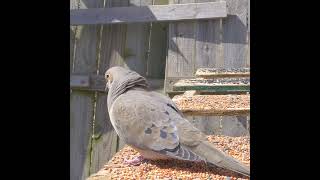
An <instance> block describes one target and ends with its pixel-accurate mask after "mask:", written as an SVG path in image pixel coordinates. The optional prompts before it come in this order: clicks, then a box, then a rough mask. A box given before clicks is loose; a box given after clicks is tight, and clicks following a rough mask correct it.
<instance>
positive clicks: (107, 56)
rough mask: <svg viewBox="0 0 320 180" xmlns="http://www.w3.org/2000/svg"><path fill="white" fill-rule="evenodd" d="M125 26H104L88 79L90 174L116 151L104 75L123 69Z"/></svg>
mask: <svg viewBox="0 0 320 180" xmlns="http://www.w3.org/2000/svg"><path fill="white" fill-rule="evenodd" d="M127 4H128V2H127V1H117V0H109V1H107V2H106V4H105V6H107V7H111V6H125V5H127ZM125 32H126V26H124V25H111V26H107V25H105V26H103V27H102V32H101V43H100V51H99V55H100V56H99V58H98V71H97V73H98V74H97V75H91V76H90V88H89V89H90V90H95V91H98V92H96V106H95V119H94V123H93V138H92V150H91V151H92V153H91V165H90V174H92V173H96V172H97V171H98V170H99V169H101V168H102V167H103V165H104V164H105V163H106V162H107V161H108V160H110V159H111V158H112V156H113V155H114V154H115V153H116V151H117V147H118V136H117V134H116V132H115V131H114V129H113V127H112V124H111V122H110V119H109V115H108V110H107V93H106V92H105V84H106V80H105V78H104V73H105V71H106V70H107V69H108V68H109V67H110V66H114V65H123V64H124V62H123V60H124V58H123V54H124V47H125Z"/></svg>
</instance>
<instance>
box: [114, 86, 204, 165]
mask: <svg viewBox="0 0 320 180" xmlns="http://www.w3.org/2000/svg"><path fill="white" fill-rule="evenodd" d="M110 118H111V119H112V121H114V123H115V124H116V127H117V128H118V130H117V132H118V133H119V136H120V137H122V138H123V139H124V140H125V142H126V143H128V144H129V145H133V146H135V147H138V148H141V149H145V150H151V151H154V152H158V153H161V154H164V155H167V156H169V157H173V158H176V159H184V160H190V161H195V160H199V159H201V157H200V156H198V155H196V154H195V153H193V152H192V151H190V150H189V149H188V148H185V146H184V144H182V143H181V140H182V141H184V140H185V139H188V140H187V141H190V140H191V141H192V140H193V139H194V137H191V136H192V134H190V135H189V134H188V135H185V136H184V137H182V138H181V136H180V134H179V131H178V129H177V126H176V121H177V120H178V121H186V122H184V123H188V121H187V120H185V119H183V118H181V115H180V114H179V110H178V109H177V108H176V107H175V105H174V104H173V103H172V102H170V101H168V100H167V99H162V98H161V97H157V98H155V97H154V95H153V94H152V93H150V92H145V91H133V90H131V91H128V92H127V93H125V94H122V95H121V96H119V98H118V99H116V100H115V102H114V104H113V105H112V107H111V109H110ZM190 127H192V126H190ZM194 130H196V129H194ZM194 132H197V133H195V134H193V135H196V134H199V131H194ZM193 143H194V142H193Z"/></svg>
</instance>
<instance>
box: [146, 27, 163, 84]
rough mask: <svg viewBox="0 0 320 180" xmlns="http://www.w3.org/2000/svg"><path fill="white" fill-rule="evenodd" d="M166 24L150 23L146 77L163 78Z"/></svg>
mask: <svg viewBox="0 0 320 180" xmlns="http://www.w3.org/2000/svg"><path fill="white" fill-rule="evenodd" d="M167 30H168V24H167V23H152V27H151V29H150V31H151V39H150V48H149V49H148V50H149V53H150V55H149V58H147V73H146V75H147V77H150V78H162V79H164V76H165V66H166V54H167V51H168V50H167V38H168V36H167Z"/></svg>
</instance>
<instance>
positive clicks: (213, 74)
mask: <svg viewBox="0 0 320 180" xmlns="http://www.w3.org/2000/svg"><path fill="white" fill-rule="evenodd" d="M196 76H197V77H201V78H219V77H249V76H250V68H230V69H218V68H199V69H197V72H196Z"/></svg>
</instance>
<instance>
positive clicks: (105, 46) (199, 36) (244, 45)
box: [70, 0, 250, 180]
mask: <svg viewBox="0 0 320 180" xmlns="http://www.w3.org/2000/svg"><path fill="white" fill-rule="evenodd" d="M205 2H218V0H169V2H168V0H91V1H88V0H70V9H87V8H106V7H124V6H130V7H133V6H137V7H138V6H145V5H157V4H168V3H170V4H184V3H205ZM226 3H227V12H228V17H227V18H225V19H209V20H188V21H179V22H169V23H167V22H152V23H138V24H106V25H99V24H98V25H77V26H70V73H71V74H70V75H71V78H70V86H71V94H70V166H71V167H70V179H72V180H79V179H81V180H83V179H85V178H86V177H88V176H89V175H90V174H92V173H95V172H97V171H98V170H99V169H101V168H102V167H103V165H104V164H105V163H106V162H107V161H108V160H109V159H110V158H111V157H112V156H113V154H114V153H115V152H116V151H118V150H119V149H121V148H122V147H123V145H124V143H123V142H122V141H120V139H119V138H118V137H117V134H116V133H115V131H114V130H113V127H112V125H111V123H110V120H109V116H108V112H107V104H106V103H107V93H105V92H103V89H104V86H105V84H104V79H103V78H102V77H103V75H104V73H105V71H106V70H107V69H108V68H109V67H112V66H115V65H119V66H123V67H127V68H130V69H132V70H135V71H137V72H138V73H140V74H141V75H143V76H146V77H147V79H149V80H151V82H150V84H151V85H152V88H153V89H156V90H159V91H160V92H161V88H162V87H163V86H164V87H163V88H164V89H165V92H166V93H172V92H173V90H172V86H173V84H174V83H175V82H177V81H178V80H180V79H184V78H193V77H194V75H195V72H196V70H197V69H198V68H201V67H217V68H240V67H250V56H249V51H250V47H249V40H250V36H249V35H250V31H249V26H250V21H249V20H248V18H249V17H248V16H249V9H248V6H249V3H248V0H227V2H226ZM164 81H165V82H164ZM77 86H78V87H77ZM187 118H188V119H189V120H190V121H191V122H192V123H193V124H194V125H195V126H196V127H198V128H199V129H200V130H201V131H203V132H204V133H206V134H224V135H230V136H242V135H250V134H249V125H250V116H249V115H241V116H235V115H232V116H231V115H230V116H196V115H194V116H187Z"/></svg>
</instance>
